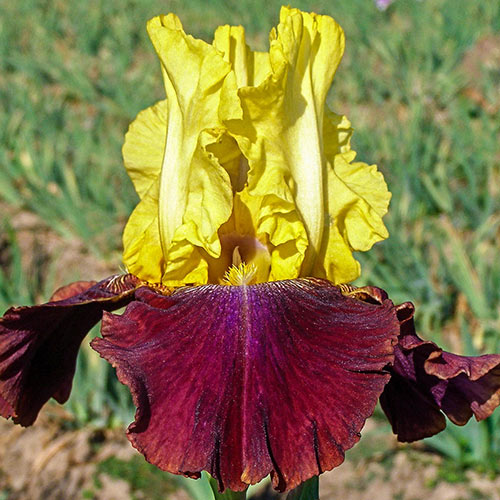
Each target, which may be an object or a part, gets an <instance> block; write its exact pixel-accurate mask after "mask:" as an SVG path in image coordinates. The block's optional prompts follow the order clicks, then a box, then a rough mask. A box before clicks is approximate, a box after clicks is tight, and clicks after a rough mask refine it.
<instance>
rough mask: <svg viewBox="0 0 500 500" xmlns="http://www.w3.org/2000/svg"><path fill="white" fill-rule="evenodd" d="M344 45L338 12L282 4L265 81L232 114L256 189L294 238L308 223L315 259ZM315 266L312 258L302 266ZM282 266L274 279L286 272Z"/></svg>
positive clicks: (232, 128) (306, 235) (245, 91)
mask: <svg viewBox="0 0 500 500" xmlns="http://www.w3.org/2000/svg"><path fill="white" fill-rule="evenodd" d="M343 50H344V35H343V32H342V29H341V28H340V26H339V25H338V24H337V23H336V22H335V21H334V20H333V19H332V18H330V17H328V16H318V15H316V14H308V13H303V12H300V11H299V10H297V9H291V8H288V7H282V9H281V13H280V24H279V26H278V28H277V30H273V31H272V32H271V45H270V51H269V61H270V72H269V74H268V76H267V77H266V78H265V79H264V80H263V81H262V82H261V83H260V84H259V85H258V86H253V87H252V86H246V87H242V88H240V89H239V90H238V95H239V97H240V100H241V106H242V110H243V116H242V119H239V120H238V119H237V120H235V119H231V117H224V124H225V125H226V126H227V128H228V130H229V132H230V133H231V134H232V135H233V136H234V138H235V139H236V140H237V142H238V144H239V146H240V149H241V150H242V152H243V154H244V155H245V157H246V158H247V159H248V162H249V165H250V169H249V172H248V190H249V194H250V195H251V196H257V197H262V206H263V207H266V208H267V213H270V212H273V217H274V218H276V219H280V218H282V219H283V221H282V226H283V228H281V229H280V232H281V233H282V234H283V232H284V231H285V230H286V229H287V227H286V226H287V223H288V222H289V221H291V222H292V224H293V225H290V228H289V233H290V239H289V241H291V240H292V238H291V233H292V232H296V231H297V226H298V224H300V226H302V224H301V223H303V225H304V226H305V229H304V228H303V227H301V230H302V231H301V232H302V233H303V236H302V239H303V240H304V241H306V242H308V244H309V246H308V250H307V253H306V255H305V256H304V254H303V252H302V253H300V252H297V250H296V253H297V255H298V256H299V257H300V260H303V259H304V258H305V259H306V261H308V262H309V261H311V262H312V259H314V258H315V256H316V254H317V252H318V251H319V246H320V244H321V240H322V235H323V226H324V208H323V201H324V197H325V192H324V184H325V178H324V177H325V162H324V158H323V147H324V145H323V137H322V136H323V122H324V110H325V100H326V95H327V92H328V89H329V88H330V85H331V82H332V80H333V76H334V73H335V71H336V69H337V66H338V64H339V62H340V59H341V57H342V53H343ZM235 60H236V59H235ZM283 214H286V217H283V216H282V215H283ZM259 215H260V214H259ZM265 217H267V215H266V216H265ZM260 218H263V216H262V215H260ZM287 219H288V220H287ZM259 223H260V222H259ZM281 244H283V243H281ZM276 257H277V258H278V257H279V255H278V254H276ZM276 264H279V261H278V259H276ZM275 267H277V266H275ZM311 270H312V265H311V264H310V263H307V262H306V263H305V264H303V265H302V271H301V274H302V275H306V276H307V275H309V274H310V272H311ZM295 272H296V275H297V276H298V275H299V274H300V269H297V270H295V269H291V270H289V271H288V274H285V276H286V277H289V278H290V277H294V273H295ZM279 274H280V273H278V272H276V273H275V276H272V278H271V279H279V278H281V277H282V276H280V275H279Z"/></svg>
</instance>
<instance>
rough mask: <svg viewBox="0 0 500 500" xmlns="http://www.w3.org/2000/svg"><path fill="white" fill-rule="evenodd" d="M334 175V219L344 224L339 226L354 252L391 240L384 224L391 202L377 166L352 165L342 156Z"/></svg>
mask: <svg viewBox="0 0 500 500" xmlns="http://www.w3.org/2000/svg"><path fill="white" fill-rule="evenodd" d="M333 171H334V174H335V175H334V176H333V178H332V179H333V182H332V188H331V189H332V191H333V192H334V193H335V206H334V207H332V208H333V210H332V212H331V215H332V216H333V217H335V218H337V220H339V221H342V222H341V224H340V226H341V227H344V231H343V233H344V236H345V238H346V241H347V242H348V244H349V245H350V247H351V248H352V249H353V250H360V251H366V250H369V249H370V248H371V247H372V246H373V244H374V243H376V242H377V241H381V240H383V239H385V238H387V237H388V236H389V234H388V232H387V229H386V227H385V225H384V223H383V222H382V217H383V216H384V215H385V214H386V213H387V209H388V207H389V201H390V199H391V194H390V193H389V191H388V189H387V184H386V183H385V181H384V176H383V175H382V173H381V172H379V171H378V170H377V166H376V165H367V164H366V163H363V162H354V163H349V162H348V161H347V160H346V156H345V155H342V154H340V155H337V156H336V157H335V160H334V164H333Z"/></svg>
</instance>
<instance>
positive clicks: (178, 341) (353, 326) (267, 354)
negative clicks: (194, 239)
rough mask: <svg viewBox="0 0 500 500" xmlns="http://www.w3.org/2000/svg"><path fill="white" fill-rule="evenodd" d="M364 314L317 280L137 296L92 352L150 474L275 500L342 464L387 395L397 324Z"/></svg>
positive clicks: (385, 314)
mask: <svg viewBox="0 0 500 500" xmlns="http://www.w3.org/2000/svg"><path fill="white" fill-rule="evenodd" d="M381 296H382V295H381ZM371 302H372V303H367V302H364V301H362V300H357V299H355V298H351V297H345V296H344V295H343V294H342V292H341V290H340V289H339V288H337V287H335V286H333V285H332V284H331V283H329V282H327V281H323V280H317V279H299V280H287V281H278V282H272V283H263V284H257V285H250V286H220V285H206V286H200V287H186V288H182V289H179V290H177V291H175V292H174V293H173V294H172V295H170V296H168V297H167V296H161V295H158V294H156V293H155V292H152V291H150V290H147V289H142V290H138V291H137V293H136V299H135V301H134V302H133V303H131V304H130V305H129V306H128V307H127V309H126V310H125V313H124V314H123V315H121V316H118V315H113V314H107V313H106V314H104V317H103V327H102V335H103V338H102V339H101V338H96V339H94V340H93V341H92V344H91V345H92V347H93V348H94V349H95V350H96V351H97V352H99V353H100V355H101V356H102V357H103V358H105V359H106V360H108V361H109V362H110V363H111V364H112V365H113V366H114V367H115V368H116V370H117V374H118V377H119V379H120V381H121V382H122V383H124V384H126V385H128V386H129V387H130V389H131V392H132V395H133V398H134V402H135V404H136V406H137V412H136V418H135V422H134V423H132V424H131V425H130V427H129V429H128V437H129V439H130V441H131V442H132V444H133V445H134V446H135V447H136V448H137V449H138V450H139V451H140V452H141V453H142V454H144V456H145V457H146V459H147V460H148V461H149V462H151V463H153V464H155V465H157V466H158V467H160V468H161V469H163V470H166V471H169V472H172V473H174V474H184V475H186V476H190V477H199V476H200V472H201V471H202V470H207V471H208V472H210V474H212V476H214V477H215V478H216V479H217V480H218V482H219V487H220V490H221V491H223V490H224V489H225V488H230V489H231V490H233V491H240V490H244V489H245V488H246V487H247V486H248V485H249V484H255V483H257V482H259V481H260V480H261V479H262V478H263V477H265V476H266V475H268V474H269V473H270V474H271V477H272V480H273V485H274V487H275V488H276V489H278V490H280V491H286V490H290V489H292V488H294V487H295V486H297V485H298V484H300V483H301V482H303V481H305V480H306V479H308V478H310V477H312V476H314V475H317V474H320V473H322V472H323V471H325V470H329V469H332V468H333V467H335V466H337V465H339V464H340V463H342V461H343V460H344V452H345V450H347V449H349V448H351V447H352V446H353V445H354V444H355V443H356V442H357V441H358V440H359V437H360V434H359V432H360V430H361V428H362V427H363V425H364V422H365V420H366V418H367V417H368V416H369V415H371V414H372V412H373V409H374V407H375V404H376V402H377V399H378V397H379V395H380V393H381V392H382V390H383V387H384V385H385V383H386V382H387V379H388V374H387V372H386V371H385V370H384V368H385V367H386V366H387V365H388V364H390V363H392V360H393V343H394V342H395V341H396V335H397V333H398V331H399V323H398V320H397V317H396V314H395V309H394V306H393V304H392V302H391V301H390V300H388V299H386V298H382V303H373V301H372V300H371ZM299 450H300V452H299Z"/></svg>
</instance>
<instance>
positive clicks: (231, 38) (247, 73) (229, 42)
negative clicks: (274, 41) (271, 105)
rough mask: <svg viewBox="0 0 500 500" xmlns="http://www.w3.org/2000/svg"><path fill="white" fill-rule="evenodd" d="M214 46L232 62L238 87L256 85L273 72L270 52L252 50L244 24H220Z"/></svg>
mask: <svg viewBox="0 0 500 500" xmlns="http://www.w3.org/2000/svg"><path fill="white" fill-rule="evenodd" d="M214 47H216V48H217V50H220V51H221V52H222V54H223V57H224V60H225V61H227V62H229V63H230V64H231V67H232V69H233V71H234V73H235V77H236V83H237V85H238V87H245V86H254V87H256V86H258V85H260V84H261V83H262V81H263V80H264V79H265V78H266V77H267V76H268V75H269V74H270V72H271V62H270V60H269V53H267V52H256V51H253V50H251V49H250V47H248V45H247V44H246V41H245V30H244V28H243V27H242V26H228V25H226V26H219V27H218V28H217V29H216V30H215V35H214Z"/></svg>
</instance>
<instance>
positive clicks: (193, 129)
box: [148, 14, 236, 279]
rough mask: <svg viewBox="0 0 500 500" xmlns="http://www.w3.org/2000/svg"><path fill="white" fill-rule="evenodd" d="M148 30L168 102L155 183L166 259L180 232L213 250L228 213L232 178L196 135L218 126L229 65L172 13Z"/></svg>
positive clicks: (156, 20) (216, 247)
mask: <svg viewBox="0 0 500 500" xmlns="http://www.w3.org/2000/svg"><path fill="white" fill-rule="evenodd" d="M148 33H149V36H150V38H151V41H152V42H153V45H154V47H155V50H156V52H157V54H158V56H159V58H160V61H161V64H162V72H163V76H164V82H165V89H166V93H167V107H168V114H167V140H166V145H165V154H164V158H163V164H162V169H161V175H160V188H159V219H158V221H159V226H160V237H161V244H162V249H163V253H164V255H165V259H166V261H170V256H169V252H170V250H171V246H172V245H173V244H174V240H178V239H179V238H181V237H182V238H186V239H187V240H188V241H191V242H192V243H193V244H199V245H200V246H202V247H203V248H205V249H206V250H207V252H209V253H212V254H217V253H218V252H220V245H219V243H218V240H217V236H216V232H217V229H218V228H219V227H220V226H221V224H223V223H224V222H225V221H226V220H227V219H228V218H229V216H230V214H231V199H232V189H231V182H230V179H229V176H228V175H227V173H226V172H225V170H224V169H223V168H222V167H221V166H220V164H219V163H218V161H217V160H216V159H215V158H214V157H213V156H211V155H210V154H208V153H207V151H206V150H204V149H203V144H202V143H201V142H202V141H201V139H200V135H201V134H202V132H203V131H204V130H207V129H213V128H217V127H219V126H220V122H219V118H218V109H219V105H220V98H221V89H222V87H223V85H224V84H225V80H226V79H227V77H228V75H229V74H230V71H231V66H230V64H229V63H227V62H226V61H224V59H223V58H222V56H221V54H220V52H219V51H217V50H216V49H215V48H214V47H213V46H211V45H209V44H207V43H205V42H203V41H202V40H197V39H194V38H193V37H191V36H187V35H186V34H185V33H184V31H183V30H182V25H181V23H180V21H179V19H178V18H177V17H176V16H174V15H173V14H169V15H167V16H159V17H155V18H153V19H152V20H151V21H149V23H148ZM232 78H233V79H234V76H233V77H232ZM226 84H227V82H226ZM235 91H236V89H235ZM207 212H209V214H210V216H208V215H207ZM176 235H177V236H176ZM180 279H182V278H181V277H180Z"/></svg>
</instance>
